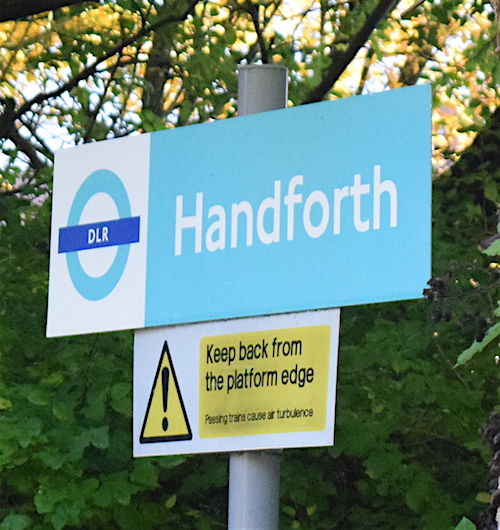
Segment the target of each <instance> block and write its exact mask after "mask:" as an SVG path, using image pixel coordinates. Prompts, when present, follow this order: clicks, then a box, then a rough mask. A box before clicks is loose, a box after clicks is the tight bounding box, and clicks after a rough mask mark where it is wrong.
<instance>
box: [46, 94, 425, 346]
mask: <svg viewBox="0 0 500 530" xmlns="http://www.w3.org/2000/svg"><path fill="white" fill-rule="evenodd" d="M430 158H431V91H430V87H429V86H428V85H420V86H414V87H408V88H404V89H398V90H392V91H387V92H382V93H379V94H375V95H369V96H359V97H352V98H347V99H342V100H337V101H327V102H322V103H316V104H312V105H307V106H301V107H295V108H291V109H283V110H277V111H272V112H267V113H263V114H256V115H251V116H244V117H239V118H232V119H228V120H223V121H218V122H213V123H207V124H201V125H191V126H188V127H182V128H178V129H173V130H165V131H159V132H155V133H150V134H142V135H137V136H130V137H127V138H122V139H117V140H110V141H105V142H98V143H95V144H87V145H84V146H79V147H75V148H71V149H65V150H61V151H59V152H58V153H57V155H56V163H55V175H54V196H53V220H52V242H51V265H50V267H51V268H50V284H49V316H48V327H47V334H48V335H49V336H58V335H72V334H79V333H90V332H98V331H110V330H116V329H138V328H144V327H150V326H161V325H169V324H179V323H187V322H201V321H210V320H217V319H226V318H236V317H245V316H255V315H265V314H277V313H285V312H293V311H304V310H311V309H323V308H329V307H341V306H345V305H353V304H365V303H373V302H385V301H390V300H402V299H410V298H417V297H420V296H421V293H422V289H423V288H424V287H425V284H426V282H427V280H428V279H429V277H430V246H431V242H430V241H431V240H430V233H431V166H430Z"/></svg>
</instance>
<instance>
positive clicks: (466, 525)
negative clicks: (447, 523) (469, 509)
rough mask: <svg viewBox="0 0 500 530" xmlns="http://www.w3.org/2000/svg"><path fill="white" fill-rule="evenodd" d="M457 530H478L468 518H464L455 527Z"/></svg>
mask: <svg viewBox="0 0 500 530" xmlns="http://www.w3.org/2000/svg"><path fill="white" fill-rule="evenodd" d="M455 530H476V525H475V524H474V523H473V522H472V521H471V520H470V519H467V517H463V518H462V520H461V521H460V522H459V523H458V524H457V526H455Z"/></svg>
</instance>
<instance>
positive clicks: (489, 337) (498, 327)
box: [454, 322, 500, 368]
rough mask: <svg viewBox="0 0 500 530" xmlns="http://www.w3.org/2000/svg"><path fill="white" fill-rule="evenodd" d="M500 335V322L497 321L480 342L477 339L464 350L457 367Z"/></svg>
mask: <svg viewBox="0 0 500 530" xmlns="http://www.w3.org/2000/svg"><path fill="white" fill-rule="evenodd" d="M499 335H500V322H497V323H496V324H494V325H493V326H491V328H490V329H488V331H487V332H486V334H485V336H484V337H483V339H482V340H481V341H480V342H478V341H477V340H476V341H474V342H473V343H472V345H471V346H469V347H468V348H467V349H466V350H464V351H463V352H462V353H461V354H460V355H459V356H458V358H457V362H456V363H455V366H454V367H455V368H457V367H458V366H462V365H463V364H465V363H466V362H467V361H470V360H471V359H472V357H474V355H476V353H479V352H481V351H483V350H484V349H485V348H486V346H488V344H490V343H491V342H493V341H494V340H495V339H496V338H497V337H498V336H499Z"/></svg>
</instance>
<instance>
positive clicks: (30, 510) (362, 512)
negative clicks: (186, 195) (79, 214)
mask: <svg viewBox="0 0 500 530" xmlns="http://www.w3.org/2000/svg"><path fill="white" fill-rule="evenodd" d="M408 8H410V9H409V10H408ZM404 9H406V11H404ZM492 21H493V13H492V9H491V8H490V6H489V4H484V3H483V2H482V1H479V0H477V1H473V2H469V3H460V2H459V1H457V0H444V1H442V2H437V3H436V2H434V3H423V4H421V5H419V6H415V7H411V2H407V3H404V5H402V6H398V7H397V8H394V9H393V4H392V3H391V2H384V1H383V0H380V1H379V2H377V1H375V0H359V1H358V0H355V1H351V2H348V3H347V2H346V3H335V2H329V1H323V0H321V1H318V2H312V1H311V2H306V1H305V0H297V2H294V3H293V4H289V3H284V2H283V3H282V2H279V1H278V0H276V1H274V2H270V1H262V2H260V3H257V2H253V3H251V2H241V1H240V2H238V1H235V0H214V1H205V2H195V1H193V2H189V1H186V0H165V1H163V2H162V1H156V2H147V1H145V0H141V1H140V2H135V1H134V2H132V1H130V0H115V1H108V2H101V3H99V4H97V3H84V4H75V5H72V6H68V7H64V8H62V9H59V10H57V11H54V12H49V13H44V14H39V15H36V16H33V17H28V18H25V19H19V20H13V21H8V22H5V23H3V24H1V25H0V97H1V98H2V100H1V102H0V103H1V108H0V143H1V146H2V155H1V158H0V163H1V164H2V172H1V177H0V242H1V244H0V492H1V496H0V529H2V530H3V529H5V530H7V529H19V530H21V529H23V528H33V529H39V530H45V529H52V528H55V529H61V528H92V529H96V530H99V529H110V528H124V529H126V528H134V529H135V528H144V529H148V528H151V529H156V528H167V527H172V528H178V529H182V528H199V529H209V528H214V529H215V528H221V527H224V526H225V520H226V515H225V514H226V508H227V506H226V503H227V499H226V495H227V494H226V488H227V457H226V456H224V455H205V456H196V457H194V456H183V457H168V458H167V457H165V458H148V459H140V460H133V459H132V458H131V446H132V444H131V414H132V411H131V365H132V362H131V360H132V344H131V335H130V333H127V332H123V333H109V334H104V335H89V336H82V337H73V338H66V339H51V340H48V339H46V338H45V332H44V327H45V306H46V295H47V269H48V266H47V264H48V237H49V235H48V234H49V219H50V193H51V173H52V161H53V153H54V150H55V149H56V148H59V147H61V146H66V145H74V144H81V143H85V142H90V141H96V140H102V139H105V138H113V137H119V136H124V135H127V134H132V133H135V132H136V131H151V130H155V129H159V128H170V127H174V126H182V125H186V124H191V123H196V122H201V121H206V120H209V119H223V118H230V117H231V116H233V115H234V114H235V112H236V108H237V103H236V101H235V95H236V75H235V71H236V68H237V65H239V64H245V63H247V62H252V61H254V60H261V61H263V62H266V61H267V62H280V63H282V64H285V65H286V66H288V68H289V71H290V94H289V100H290V104H292V105H298V104H301V103H304V102H307V101H312V100H315V99H321V98H338V97H345V96H350V95H354V94H359V93H364V92H370V91H375V90H382V89H386V88H396V87H398V86H403V85H407V84H414V83H416V82H422V81H431V82H432V83H433V88H434V94H435V101H434V107H435V110H434V145H435V156H434V168H435V173H436V175H437V174H439V175H440V176H439V178H437V179H436V180H435V190H434V211H433V230H434V249H433V254H434V271H433V274H434V280H433V282H432V285H431V286H430V289H429V290H428V292H427V295H428V300H420V301H410V302H405V303H402V302H400V303H392V304H380V305H373V306H369V307H354V308H346V309H343V315H342V330H341V350H340V365H339V382H338V403H337V422H336V423H337V427H336V445H335V446H334V447H332V448H324V449H310V450H293V451H292V450H291V451H286V452H285V453H284V457H283V462H282V500H281V525H282V528H297V529H320V528H342V529H343V530H351V529H352V530H363V529H365V528H366V529H376V528H381V529H384V530H391V529H394V530H395V529H398V530H400V529H402V528H404V529H405V530H406V529H407V530H412V529H415V530H417V529H418V530H422V529H424V530H436V529H444V530H447V529H452V528H460V529H461V530H464V529H465V530H466V529H467V528H473V523H472V522H471V521H477V515H478V512H479V511H480V509H481V507H482V506H484V502H483V501H484V500H485V499H487V498H488V494H487V493H486V491H485V490H486V489H487V482H488V478H487V470H486V465H485V461H486V460H487V458H488V455H487V454H486V453H487V451H486V450H485V447H484V446H483V444H482V442H481V438H480V435H479V431H480V429H481V427H482V426H483V424H484V423H485V422H486V421H487V418H488V414H489V412H490V411H491V410H493V409H495V408H496V407H498V366H497V365H496V364H495V355H494V354H496V348H497V346H496V344H495V341H493V340H491V341H490V344H489V345H488V348H487V349H485V354H484V355H478V356H475V357H474V358H473V359H472V360H471V361H470V362H469V363H467V364H465V365H463V366H460V367H458V368H455V369H454V364H455V360H456V357H457V353H458V352H460V351H462V350H464V349H465V348H466V347H467V346H469V345H470V344H471V343H473V341H474V340H476V341H477V342H478V343H479V344H480V343H481V339H483V336H484V333H485V332H486V331H487V329H488V327H489V325H490V323H491V322H492V321H493V320H494V319H495V310H496V307H497V304H496V300H498V299H499V297H500V293H498V285H497V284H498V270H500V266H497V265H495V263H496V262H495V261H494V259H493V258H492V257H488V256H486V255H484V254H482V253H481V252H480V251H479V250H478V249H477V244H478V243H479V242H481V241H483V240H484V238H485V237H488V236H492V235H493V234H494V233H496V224H497V222H498V219H496V203H497V202H499V200H498V197H499V194H500V187H499V185H500V173H499V171H500V161H499V160H498V156H497V155H496V153H497V152H498V130H499V128H498V127H497V121H498V120H499V117H498V115H497V113H495V112H494V109H495V107H496V106H497V105H498V96H497V93H496V84H497V80H498V76H499V75H500V70H499V67H498V60H497V59H496V57H495V56H494V53H493V49H494V47H495V42H494V41H495V37H494V31H493V30H492ZM371 30H373V31H371ZM338 64H341V65H344V66H343V67H342V68H341V69H340V70H341V71H340V72H339V68H337V66H336V65H338ZM402 119H404V117H402ZM486 123H487V124H488V125H486V126H485V124H486ZM477 131H480V132H479V134H478V135H477V137H476V140H475V142H474V144H473V145H472V147H470V148H469V149H467V150H466V151H465V152H464V154H463V155H462V157H461V158H460V159H459V160H458V158H459V157H458V155H459V151H460V150H461V149H462V148H464V146H466V145H468V144H469V143H470V141H471V139H472V138H473V136H474V134H475V133H476V132H477ZM242 148H248V146H242ZM457 160H458V162H456V161H457ZM454 162H456V163H455V164H454V165H453V166H452V167H451V169H449V168H450V166H451V164H452V163H454ZM408 259H411V256H409V257H408ZM359 274H369V260H367V262H366V263H360V264H359ZM422 287H424V286H422ZM75 318H78V315H75ZM486 340H488V339H483V344H486V342H485V341H486ZM460 364H461V363H460ZM486 502H489V501H488V500H487V501H486ZM464 515H465V516H467V517H468V518H469V520H468V519H467V518H466V517H464ZM457 524H458V527H457V526H456V525H457Z"/></svg>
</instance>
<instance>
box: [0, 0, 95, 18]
mask: <svg viewBox="0 0 500 530" xmlns="http://www.w3.org/2000/svg"><path fill="white" fill-rule="evenodd" d="M87 1H90V2H94V3H95V2H96V1H97V0H37V1H36V2H34V1H33V0H0V3H1V8H2V9H1V11H0V22H7V21H9V20H18V19H21V18H25V17H28V16H30V15H37V14H38V13H44V12H45V11H54V10H56V9H60V8H61V7H66V6H71V5H75V4H84V3H86V2H87Z"/></svg>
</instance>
